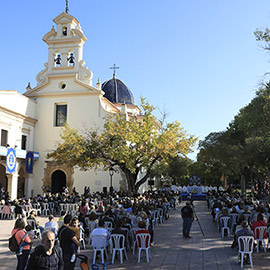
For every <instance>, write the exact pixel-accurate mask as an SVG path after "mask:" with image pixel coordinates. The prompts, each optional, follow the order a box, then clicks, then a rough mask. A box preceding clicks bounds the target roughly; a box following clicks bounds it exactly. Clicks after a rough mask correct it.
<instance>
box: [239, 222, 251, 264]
mask: <svg viewBox="0 0 270 270" xmlns="http://www.w3.org/2000/svg"><path fill="white" fill-rule="evenodd" d="M241 226H242V228H241V229H240V230H238V232H237V233H236V246H238V238H239V237H240V236H253V237H254V233H253V232H252V230H250V229H249V228H248V227H249V225H248V222H247V221H246V220H243V221H242V223H241ZM245 255H246V257H245V259H244V261H245V262H246V263H247V264H250V261H249V256H248V254H245Z"/></svg>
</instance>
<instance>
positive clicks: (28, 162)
mask: <svg viewBox="0 0 270 270" xmlns="http://www.w3.org/2000/svg"><path fill="white" fill-rule="evenodd" d="M33 165H34V153H33V152H31V151H28V152H27V154H26V158H25V172H26V173H33Z"/></svg>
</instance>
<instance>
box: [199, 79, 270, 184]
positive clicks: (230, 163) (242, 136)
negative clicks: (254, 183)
mask: <svg viewBox="0 0 270 270" xmlns="http://www.w3.org/2000/svg"><path fill="white" fill-rule="evenodd" d="M199 149H200V152H199V154H198V156H197V163H198V164H196V166H197V168H201V173H202V174H204V177H205V179H208V180H209V182H213V179H211V178H212V177H213V176H214V177H215V178H216V179H219V178H220V177H221V175H222V174H225V175H226V176H227V177H228V178H230V179H231V182H232V181H233V180H235V179H238V180H239V179H240V176H241V174H243V169H244V168H248V169H249V172H250V174H249V175H250V176H251V177H252V178H255V177H256V175H258V174H260V175H264V176H267V175H268V173H269V166H270V162H269V160H270V84H269V83H268V84H266V85H264V86H262V87H261V88H260V89H259V90H258V91H257V92H256V95H255V97H254V98H253V99H252V100H251V102H250V103H249V104H248V105H246V106H245V107H243V108H242V109H240V111H239V113H238V114H237V115H236V116H235V117H234V119H233V121H232V122H231V123H230V125H229V127H228V128H227V129H226V130H225V131H222V132H213V133H210V134H209V135H208V136H207V137H206V138H205V140H203V141H201V142H200V143H199Z"/></svg>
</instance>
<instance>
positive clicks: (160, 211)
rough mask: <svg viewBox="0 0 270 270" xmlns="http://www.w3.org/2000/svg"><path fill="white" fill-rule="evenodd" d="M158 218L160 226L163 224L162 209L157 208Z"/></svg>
mask: <svg viewBox="0 0 270 270" xmlns="http://www.w3.org/2000/svg"><path fill="white" fill-rule="evenodd" d="M158 216H159V223H160V224H162V223H163V209H162V208H158Z"/></svg>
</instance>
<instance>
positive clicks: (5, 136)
mask: <svg viewBox="0 0 270 270" xmlns="http://www.w3.org/2000/svg"><path fill="white" fill-rule="evenodd" d="M7 144H8V131H7V130H5V129H1V146H7Z"/></svg>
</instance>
